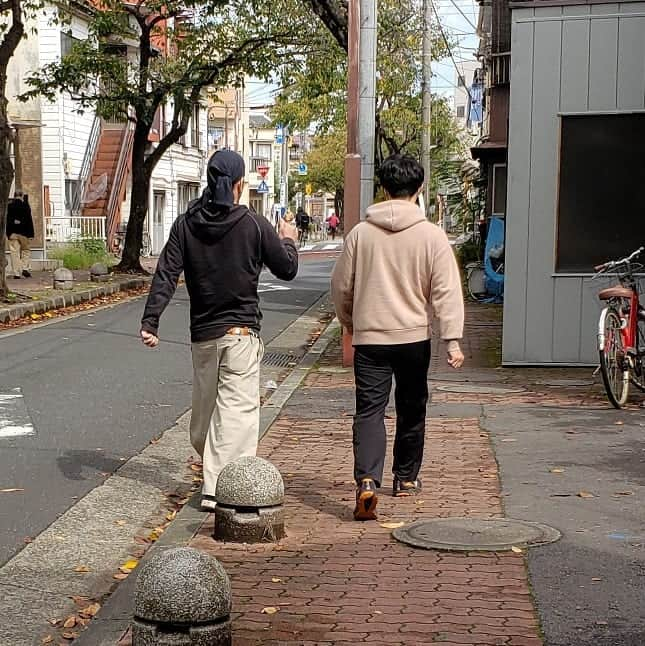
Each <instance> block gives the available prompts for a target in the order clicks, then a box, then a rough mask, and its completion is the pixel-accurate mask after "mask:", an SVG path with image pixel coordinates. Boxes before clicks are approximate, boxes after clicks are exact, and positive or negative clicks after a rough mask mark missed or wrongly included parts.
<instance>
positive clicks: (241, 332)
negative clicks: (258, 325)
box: [226, 327, 258, 337]
mask: <svg viewBox="0 0 645 646" xmlns="http://www.w3.org/2000/svg"><path fill="white" fill-rule="evenodd" d="M226 334H229V335H231V336H255V337H257V336H258V333H257V332H256V331H255V330H252V329H251V328H250V327H230V328H229V329H228V330H226Z"/></svg>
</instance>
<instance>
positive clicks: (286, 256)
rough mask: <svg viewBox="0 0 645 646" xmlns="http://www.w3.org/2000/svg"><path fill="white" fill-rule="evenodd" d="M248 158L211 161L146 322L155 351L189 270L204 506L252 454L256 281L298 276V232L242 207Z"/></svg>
mask: <svg viewBox="0 0 645 646" xmlns="http://www.w3.org/2000/svg"><path fill="white" fill-rule="evenodd" d="M244 175H245V169H244V161H243V160H242V158H241V157H240V156H239V155H238V154H237V153H235V152H232V151H228V150H220V151H218V152H216V153H215V154H214V155H213V156H212V157H211V159H210V161H209V162H208V187H207V188H206V189H205V190H204V193H203V195H202V196H201V198H198V199H197V200H194V201H193V202H191V203H190V204H189V205H188V210H187V212H186V213H185V214H184V215H182V216H180V217H179V218H177V220H176V221H175V223H174V224H173V226H172V229H171V230H170V237H169V239H168V242H167V243H166V246H165V247H164V249H163V251H162V252H161V255H160V257H159V261H158V263H157V270H156V272H155V275H154V278H153V280H152V286H151V288H150V294H149V296H148V301H147V303H146V306H145V311H144V314H143V319H142V321H141V338H142V340H143V343H144V344H145V345H147V346H148V347H151V348H154V347H156V346H157V345H158V343H159V338H158V332H157V330H158V327H159V318H160V316H161V314H162V312H163V311H164V309H165V308H166V306H167V305H168V302H169V301H170V299H171V298H172V295H173V294H174V292H175V289H176V287H177V280H178V279H179V276H180V274H181V272H182V271H183V272H184V276H185V279H186V287H187V289H188V294H189V297H190V319H191V320H190V329H191V340H192V356H193V409H192V417H191V422H190V438H191V443H192V445H193V447H194V448H195V450H196V451H197V452H198V453H199V455H200V456H201V457H202V460H203V464H204V484H203V487H202V508H203V509H204V510H212V509H214V508H215V491H216V487H217V477H218V475H219V473H220V471H221V470H222V468H223V467H224V466H226V464H228V463H229V462H232V461H233V460H235V459H237V458H239V457H241V456H252V455H255V453H256V450H257V445H258V434H259V424H260V362H261V360H262V356H263V353H264V346H263V344H262V341H261V340H260V336H259V333H260V321H261V318H262V315H261V312H260V307H259V297H258V280H259V276H260V272H261V271H262V268H263V266H264V265H266V266H267V267H268V268H269V270H270V271H271V272H272V273H273V274H274V275H275V276H276V277H277V278H280V279H283V280H293V279H294V278H295V276H296V274H297V272H298V251H297V249H296V245H295V239H296V236H297V230H296V227H295V226H293V225H292V224H290V223H287V222H285V221H281V222H280V229H279V233H276V232H275V231H274V229H273V227H272V226H271V223H270V222H269V221H268V220H267V219H266V218H263V217H260V216H258V215H257V214H255V213H254V212H253V211H251V210H249V208H248V207H247V206H243V205H241V204H239V200H240V196H241V194H242V191H243V188H244Z"/></svg>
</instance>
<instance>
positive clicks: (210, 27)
mask: <svg viewBox="0 0 645 646" xmlns="http://www.w3.org/2000/svg"><path fill="white" fill-rule="evenodd" d="M285 2H286V0H275V1H274V2H272V3H263V7H262V8H257V7H255V3H252V2H248V1H246V2H245V1H244V0H234V1H232V2H228V1H227V0H210V1H209V2H208V3H205V2H201V1H197V2H195V1H194V0H193V1H191V0H188V2H186V1H184V0H145V2H144V1H143V0H137V2H134V3H125V2H123V1H122V0H102V1H101V3H100V10H97V11H96V12H95V13H94V16H93V18H92V19H91V23H90V26H89V34H90V36H89V38H88V39H87V40H85V41H83V42H80V43H76V44H75V45H74V47H73V49H72V52H71V53H70V54H69V55H68V56H66V57H64V58H63V59H62V60H61V61H60V62H56V63H52V64H50V65H47V66H45V68H44V69H42V70H41V71H40V72H39V73H37V74H35V75H33V76H32V77H31V78H30V79H29V82H30V84H31V86H32V88H33V89H32V90H31V91H30V92H29V93H27V94H26V95H25V97H24V98H28V97H30V96H35V95H39V94H41V95H44V96H46V97H48V98H50V99H53V98H55V96H56V95H57V93H58V92H60V91H64V92H68V93H70V94H71V96H72V97H73V98H74V99H75V100H76V102H77V106H78V109H79V110H85V109H88V108H92V109H95V110H96V111H97V112H98V113H99V114H100V115H103V116H105V115H108V116H114V115H115V114H119V113H120V114H122V115H123V116H124V118H127V119H130V120H131V121H132V122H133V123H134V138H133V144H132V195H131V206H130V216H129V219H128V227H127V231H126V238H125V248H124V250H123V255H122V259H121V263H120V264H119V265H118V267H117V270H118V271H122V272H131V273H143V269H142V268H141V264H140V258H139V255H140V254H139V252H140V249H141V243H142V238H143V228H144V221H145V218H146V214H147V211H148V206H149V205H148V196H149V187H150V181H151V177H152V173H153V170H154V168H155V166H156V165H157V163H158V162H159V160H160V159H161V158H162V156H163V155H164V153H165V152H166V151H167V150H168V149H169V148H170V147H171V146H172V145H173V144H175V143H177V142H178V141H179V140H180V139H181V137H182V136H183V135H184V134H185V133H186V132H187V130H188V126H189V122H190V119H191V117H192V115H193V110H194V106H195V105H198V104H199V103H200V101H201V100H202V96H203V93H204V91H205V89H206V88H211V89H213V90H217V89H218V88H224V87H227V86H230V85H231V84H234V83H236V82H237V81H238V80H239V79H240V78H241V76H242V75H243V74H252V75H254V76H257V77H260V78H268V77H269V76H270V74H271V72H272V71H273V70H274V69H275V67H277V66H278V65H279V64H284V63H285V62H286V61H287V59H288V57H289V55H290V53H291V52H292V51H293V46H294V45H295V43H296V39H295V35H296V34H298V29H299V24H298V22H297V21H296V22H294V21H291V22H289V24H288V25H286V24H285V21H284V20H282V19H281V17H282V16H283V15H285V14H284V11H285V7H284V6H283V5H284V3H285ZM133 41H134V42H136V43H137V55H136V57H134V59H132V58H130V57H128V56H123V53H122V48H121V47H115V44H117V45H120V44H122V43H127V42H133ZM105 86H107V87H108V88H109V90H108V91H106V90H105ZM161 106H167V107H168V108H169V109H171V110H172V119H171V126H170V130H169V131H168V132H167V133H165V135H164V136H163V138H162V139H161V141H159V143H158V144H157V146H156V147H155V148H154V149H152V150H151V149H150V147H149V135H150V132H151V130H152V127H153V123H154V120H155V115H156V113H157V111H158V110H159V109H160V107H161Z"/></svg>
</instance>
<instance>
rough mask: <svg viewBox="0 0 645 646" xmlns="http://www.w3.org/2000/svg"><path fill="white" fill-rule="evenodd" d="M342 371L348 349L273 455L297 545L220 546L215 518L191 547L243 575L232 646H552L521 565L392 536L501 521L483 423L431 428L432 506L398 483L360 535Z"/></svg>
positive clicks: (274, 445)
mask: <svg viewBox="0 0 645 646" xmlns="http://www.w3.org/2000/svg"><path fill="white" fill-rule="evenodd" d="M492 328H493V331H494V332H495V326H492ZM496 333H498V330H497V332H496ZM489 336H490V335H489ZM476 338H477V339H478V340H477V344H478V346H479V345H481V337H480V336H477V337H476ZM484 345H485V344H484ZM477 350H478V348H472V347H471V348H469V354H470V355H473V352H474V353H475V354H477ZM473 358H474V357H473ZM339 366H340V357H339V354H338V347H337V346H336V347H335V348H334V349H333V351H332V352H331V353H328V355H327V356H326V358H325V360H324V361H323V363H322V365H321V366H320V367H319V368H318V369H317V370H316V371H314V372H312V373H311V374H310V376H309V377H308V379H307V381H306V383H305V384H304V386H303V387H302V388H301V389H300V390H299V391H298V392H297V393H296V395H294V397H293V398H292V400H291V401H290V403H289V404H288V405H287V407H286V408H285V409H284V411H283V414H282V416H281V417H280V418H279V419H278V421H277V422H276V423H275V424H274V426H273V427H272V429H271V431H270V432H269V434H268V436H267V437H266V438H265V439H264V440H263V442H262V445H261V455H262V456H264V457H266V458H267V459H269V460H270V461H271V462H273V463H274V464H275V465H276V466H277V467H278V468H279V469H280V470H281V472H282V474H283V476H284V479H285V485H286V510H287V532H288V536H287V538H286V539H284V540H283V541H281V542H280V544H278V545H260V546H238V545H230V544H220V543H216V542H215V541H214V540H213V539H212V538H211V533H212V529H213V517H212V516H209V517H207V518H206V520H205V522H204V525H203V527H202V529H201V531H200V533H199V534H198V535H197V536H196V537H195V538H194V539H193V541H192V545H193V546H194V547H196V548H199V549H202V550H204V551H207V552H209V553H210V554H212V555H213V556H215V557H217V558H218V559H220V561H221V562H222V563H223V564H224V566H225V567H226V569H227V571H228V573H229V575H230V576H231V579H232V584H233V593H234V600H233V603H234V617H233V618H234V624H233V625H234V636H235V638H234V643H235V644H236V645H239V646H242V645H250V644H264V645H269V644H273V645H277V644H303V645H304V644H311V645H313V644H319V645H322V644H347V643H350V644H359V643H374V644H383V645H386V644H387V645H388V646H394V645H396V644H408V645H417V644H443V645H444V646H447V645H449V644H453V645H457V644H459V645H463V644H481V645H482V646H484V645H486V646H487V645H500V646H501V645H508V646H538V645H541V644H542V640H541V638H540V636H539V629H538V625H537V620H536V614H535V609H534V607H533V603H532V600H531V595H530V592H529V585H528V580H527V574H526V569H525V564H524V558H523V556H522V554H518V553H513V552H507V553H470V554H456V553H448V552H438V551H425V550H417V549H413V548H409V547H406V546H405V545H403V544H401V543H398V542H397V541H395V540H394V539H393V538H392V537H391V528H392V524H393V523H399V522H409V521H413V520H418V519H420V518H431V517H437V516H441V517H445V516H473V517H483V518H486V517H496V516H501V515H502V513H503V512H502V505H501V501H500V496H499V481H498V474H497V466H496V463H495V459H494V456H493V453H492V450H491V447H490V442H489V438H488V435H487V434H486V433H485V432H484V431H482V429H481V428H480V426H479V421H478V419H475V418H472V419H469V418H452V419H448V418H443V419H432V420H430V421H429V424H428V432H427V436H426V459H425V463H424V467H423V470H422V473H421V477H422V479H423V481H424V485H425V490H424V492H423V494H422V495H421V496H419V497H418V498H417V499H396V500H395V499H394V498H392V497H391V496H390V495H389V491H390V489H389V487H390V486H391V477H386V482H385V483H384V488H383V490H382V493H381V495H380V500H379V506H378V510H379V520H378V521H377V522H371V523H356V522H354V521H353V520H352V509H353V503H354V489H353V483H352V481H351V473H352V454H351V424H352V418H351V413H352V410H353V399H352V398H353V391H352V375H351V373H349V372H343V371H341V370H340V369H339ZM392 431H393V420H389V433H390V435H391V434H392ZM390 446H391V443H390ZM389 470H390V463H388V465H387V467H386V473H388V474H389ZM383 525H385V527H384V526H383Z"/></svg>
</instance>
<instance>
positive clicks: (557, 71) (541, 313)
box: [503, 2, 645, 365]
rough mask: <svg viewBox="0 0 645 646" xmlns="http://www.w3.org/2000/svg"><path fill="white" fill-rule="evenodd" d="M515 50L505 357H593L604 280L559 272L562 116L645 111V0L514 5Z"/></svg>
mask: <svg viewBox="0 0 645 646" xmlns="http://www.w3.org/2000/svg"><path fill="white" fill-rule="evenodd" d="M536 4H539V3H536ZM511 51H512V56H511V65H512V71H511V108H510V120H509V163H508V172H509V174H508V183H509V188H508V208H507V218H506V227H507V231H506V234H507V240H506V258H505V277H506V286H505V300H504V341H503V361H504V363H505V364H507V365H512V364H538V365H539V364H567V365H575V364H595V363H597V352H596V350H595V343H596V329H597V320H598V314H599V312H600V304H599V302H598V299H597V297H596V293H597V291H598V289H599V288H600V287H601V286H606V285H599V284H597V283H590V277H591V273H590V274H555V245H556V218H557V193H558V168H559V141H560V116H561V115H566V114H581V113H583V114H584V113H596V114H602V113H615V112H634V111H643V110H645V2H623V3H618V4H615V3H612V4H583V5H573V4H567V5H566V6H542V7H532V8H528V7H527V8H520V9H514V10H513V28H512V47H511ZM580 163H582V164H584V159H581V160H580ZM635 188H636V187H635ZM640 188H641V187H638V189H637V190H640ZM581 235H584V231H581ZM641 242H642V241H635V242H634V247H636V246H638V245H639V244H641ZM590 272H591V269H590Z"/></svg>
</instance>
